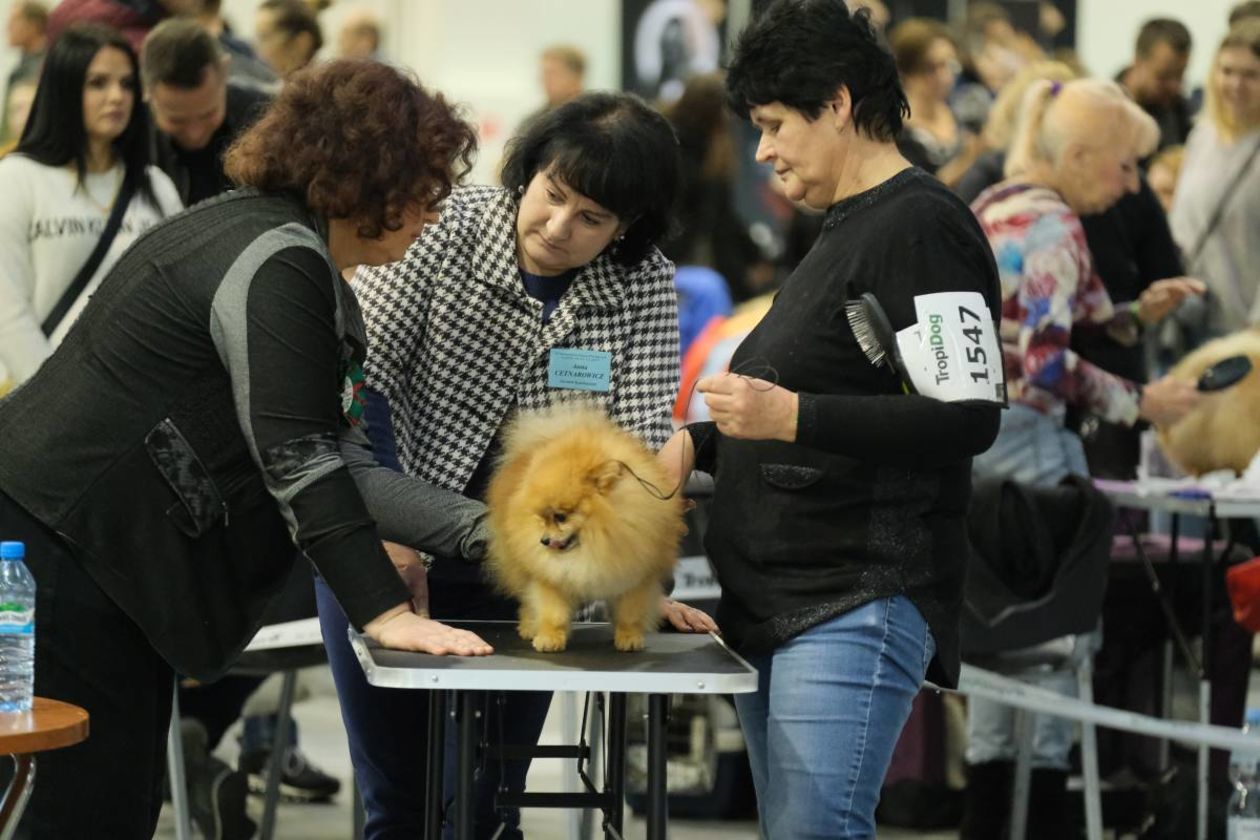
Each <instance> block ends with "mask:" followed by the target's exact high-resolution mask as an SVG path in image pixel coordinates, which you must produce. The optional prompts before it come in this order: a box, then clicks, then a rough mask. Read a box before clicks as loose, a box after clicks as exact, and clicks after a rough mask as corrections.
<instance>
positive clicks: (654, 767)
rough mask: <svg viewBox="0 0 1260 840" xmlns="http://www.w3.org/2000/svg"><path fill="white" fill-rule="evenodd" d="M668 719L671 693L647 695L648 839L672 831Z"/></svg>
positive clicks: (661, 839)
mask: <svg viewBox="0 0 1260 840" xmlns="http://www.w3.org/2000/svg"><path fill="white" fill-rule="evenodd" d="M668 720H669V695H668V694H651V695H648V735H647V763H648V768H647V840H665V836H666V834H667V833H668V831H669V789H668V785H667V780H666V767H667V758H668V756H667V755H666V750H665V725H666V723H667V722H668Z"/></svg>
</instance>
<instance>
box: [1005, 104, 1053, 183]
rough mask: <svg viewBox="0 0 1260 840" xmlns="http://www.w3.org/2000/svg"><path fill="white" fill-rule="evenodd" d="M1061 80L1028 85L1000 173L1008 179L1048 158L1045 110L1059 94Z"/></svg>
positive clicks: (1047, 109) (1048, 108)
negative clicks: (1045, 136) (1013, 135)
mask: <svg viewBox="0 0 1260 840" xmlns="http://www.w3.org/2000/svg"><path fill="white" fill-rule="evenodd" d="M1061 87H1062V85H1061V83H1059V82H1057V81H1050V80H1048V79H1038V80H1037V81H1035V82H1033V83H1032V84H1030V85H1029V86H1028V90H1027V92H1025V93H1024V101H1023V103H1022V104H1021V105H1020V109H1019V121H1018V122H1017V123H1016V125H1015V137H1014V138H1013V139H1012V140H1011V147H1010V149H1009V150H1008V151H1007V153H1006V165H1005V167H1004V168H1003V172H1002V174H1003V175H1005V176H1006V177H1007V178H1014V177H1015V176H1017V175H1022V174H1024V173H1025V172H1027V171H1028V170H1029V169H1030V168H1032V166H1033V164H1035V163H1037V162H1038V161H1044V160H1049V158H1050V155H1048V154H1047V153H1046V152H1047V149H1046V146H1047V145H1048V144H1047V143H1046V142H1045V138H1044V136H1043V135H1044V133H1045V127H1046V126H1045V123H1046V112H1047V111H1049V110H1050V103H1051V102H1052V101H1053V100H1054V97H1055V96H1057V95H1058V93H1059V90H1060V88H1061Z"/></svg>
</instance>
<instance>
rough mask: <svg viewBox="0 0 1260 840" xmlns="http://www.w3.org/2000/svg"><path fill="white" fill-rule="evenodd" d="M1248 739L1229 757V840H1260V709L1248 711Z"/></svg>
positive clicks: (1246, 726) (1245, 734)
mask: <svg viewBox="0 0 1260 840" xmlns="http://www.w3.org/2000/svg"><path fill="white" fill-rule="evenodd" d="M1243 733H1244V737H1245V738H1246V739H1247V740H1248V741H1254V742H1255V743H1254V744H1253V745H1249V744H1239V745H1238V746H1237V747H1235V748H1234V750H1233V752H1231V753H1230V755H1229V780H1230V782H1231V783H1233V786H1234V791H1233V793H1232V794H1231V796H1230V798H1229V807H1228V808H1227V809H1226V811H1225V813H1226V814H1227V817H1226V837H1227V838H1228V840H1260V767H1258V765H1260V709H1248V710H1247V723H1246V725H1245V726H1244V727H1243Z"/></svg>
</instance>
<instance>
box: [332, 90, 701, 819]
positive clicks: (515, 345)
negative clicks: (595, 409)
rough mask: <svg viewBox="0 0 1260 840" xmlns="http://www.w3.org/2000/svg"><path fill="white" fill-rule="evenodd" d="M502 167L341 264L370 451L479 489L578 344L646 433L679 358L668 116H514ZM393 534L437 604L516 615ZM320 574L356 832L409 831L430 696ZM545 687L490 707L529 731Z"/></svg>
mask: <svg viewBox="0 0 1260 840" xmlns="http://www.w3.org/2000/svg"><path fill="white" fill-rule="evenodd" d="M503 181H504V184H505V186H504V187H503V188H496V187H470V188H466V189H459V190H456V191H455V192H454V193H452V194H451V196H450V197H449V199H448V200H447V201H446V202H445V203H444V205H443V207H442V214H441V218H440V220H439V221H438V223H437V224H435V225H432V226H430V227H429V228H427V229H426V230H425V232H424V234H423V235H422V236H421V237H420V239H419V240H417V241H416V243H415V244H414V245H413V246H412V247H411V248H410V249H409V250H408V252H407V255H406V257H405V258H404V259H403V260H402V261H401V262H398V263H394V264H393V265H388V266H384V267H382V268H380V269H364V270H361V271H360V272H359V274H358V275H357V277H356V278H355V289H356V292H357V293H358V295H359V298H360V300H361V301H362V305H363V310H364V319H365V321H366V323H367V329H368V337H369V346H370V349H369V353H368V357H369V362H368V365H367V368H366V372H367V383H366V384H367V389H368V402H367V404H368V415H367V420H368V427H369V430H370V431H369V436H370V437H372V438H373V442H374V447H375V450H376V453H377V455H378V457H381V458H384V461H383V463H390V462H391V461H392V462H393V464H394V465H395V466H396V467H397V468H398V469H400V470H402V471H403V472H406V473H408V474H411V475H414V476H417V477H419V478H421V479H423V480H424V481H426V482H429V483H432V484H435V485H438V486H440V487H444V488H448V489H451V490H455V491H458V492H461V493H463V494H464V495H465V496H468V497H470V498H478V499H479V498H481V497H482V496H483V494H484V492H485V489H486V486H487V484H488V482H489V478H490V474H491V471H492V464H493V462H494V458H495V456H496V455H497V453H498V451H499V443H498V441H499V436H500V434H501V431H502V428H503V426H504V424H505V422H506V421H507V420H508V418H509V417H510V415H511V414H512V413H513V412H514V411H517V410H531V409H540V408H544V407H546V406H548V405H550V404H551V403H552V402H553V401H556V400H558V399H563V398H564V397H565V396H566V393H565V391H564V389H562V388H558V387H555V385H554V383H556V382H557V381H559V380H560V379H563V376H562V373H563V371H564V369H565V366H566V365H568V364H572V362H573V360H577V361H578V362H579V363H581V364H584V365H586V366H588V367H589V366H595V367H603V366H607V367H606V369H607V370H608V373H609V375H608V379H607V385H606V386H604V388H603V389H602V390H595V391H589V392H587V393H585V394H584V396H587V397H590V398H594V399H595V400H597V401H598V402H599V403H600V404H602V405H603V406H604V407H605V408H606V409H607V411H608V413H609V416H610V417H611V418H612V419H613V420H614V421H615V422H616V423H618V424H620V425H621V426H623V427H624V428H626V429H628V430H630V431H631V432H633V433H634V434H636V435H638V436H639V437H640V438H641V439H642V440H643V441H644V442H645V443H646V444H648V445H649V446H651V447H653V448H659V447H660V446H661V445H662V444H663V443H664V442H665V441H666V439H667V438H668V437H669V435H670V433H671V426H670V408H671V405H672V401H673V399H674V395H675V392H676V391H677V388H678V376H679V364H678V312H677V303H676V300H675V293H674V287H673V282H672V280H673V274H674V267H673V265H672V264H671V263H670V262H669V261H668V260H667V259H665V257H663V256H662V255H661V253H660V251H658V250H657V249H656V247H655V244H654V243H655V242H656V241H657V239H659V238H660V237H661V236H662V235H663V234H664V233H665V232H666V230H667V228H668V226H669V215H670V208H671V207H672V205H673V203H674V197H675V193H676V188H677V181H678V152H677V142H676V141H675V139H674V135H673V132H672V130H671V129H670V127H669V124H668V123H667V122H666V121H665V119H664V118H663V117H662V116H660V115H659V114H657V113H656V112H654V111H653V110H651V109H650V108H649V107H647V105H645V104H644V103H643V102H641V101H640V100H638V99H637V98H635V97H632V96H629V95H625V94H618V93H592V94H587V95H584V96H582V97H579V98H578V99H577V100H575V101H573V102H570V103H568V104H566V105H564V106H561V107H559V108H557V109H555V110H552V111H550V112H548V113H547V114H545V115H543V116H542V117H540V118H539V119H538V120H536V121H534V122H532V123H531V124H530V125H529V126H527V127H526V129H525V130H524V132H523V133H522V134H521V135H520V136H518V137H517V138H516V139H515V140H514V141H513V143H512V144H511V146H510V148H509V152H508V157H507V160H506V162H505V166H504V172H503ZM557 374H561V375H560V376H557ZM392 554H393V556H395V558H396V563H397V564H398V565H399V567H400V572H402V573H403V575H404V578H405V579H408V580H409V581H412V582H415V584H416V585H415V586H414V588H413V592H415V594H416V595H417V598H418V599H420V598H427V599H428V601H429V602H430V603H431V604H432V611H433V614H434V616H440V617H444V618H450V619H510V618H512V617H514V615H515V612H516V611H515V607H514V605H513V604H511V603H509V602H508V601H507V600H505V599H504V598H502V597H501V596H499V595H497V594H496V593H495V592H493V591H492V590H491V589H490V587H489V586H488V585H487V584H486V583H485V581H484V580H483V579H482V577H481V574H480V568H479V567H478V566H477V565H475V564H473V563H468V562H463V561H462V560H461V559H459V558H438V559H437V562H436V563H435V564H434V565H433V567H432V570H431V571H430V572H429V573H428V574H427V575H426V574H425V572H424V571H423V568H424V567H423V566H422V565H421V564H420V560H419V556H418V555H415V554H414V552H411V551H410V550H408V549H401V548H395V549H394V550H393V552H392ZM318 594H319V607H320V620H321V622H322V624H323V629H324V639H325V640H326V641H325V644H326V645H327V647H328V655H329V660H330V661H331V663H332V666H333V674H334V676H335V678H336V682H337V691H338V695H339V698H340V701H341V708H342V716H343V718H344V720H345V722H346V728H347V730H348V732H349V736H350V752H351V758H352V759H353V763H354V768H355V775H356V779H357V781H358V784H359V788H360V790H361V791H362V794H363V802H364V805H365V807H366V810H367V826H366V836H367V837H368V838H384V837H402V836H409V837H416V836H420V835H421V833H422V831H423V825H424V800H423V797H422V796H421V795H420V793H421V791H423V790H424V789H425V788H424V775H425V767H424V755H425V750H424V742H425V741H426V739H427V738H426V736H427V716H428V709H427V706H428V701H427V697H426V695H425V693H423V692H420V693H419V694H417V693H416V692H398V691H391V690H388V689H378V688H374V687H372V686H370V685H368V684H367V682H366V680H365V679H364V676H363V672H362V671H361V670H360V668H359V665H358V663H357V661H356V660H355V657H354V654H353V652H352V651H351V650H350V647H349V645H348V644H347V643H346V631H345V628H346V619H345V617H344V616H343V615H342V613H341V611H340V609H339V608H338V606H337V603H336V601H335V599H333V598H332V597H331V593H330V592H329V590H327V588H326V587H323V586H322V584H321V585H320V586H319V592H318ZM665 614H666V615H667V616H668V617H669V619H670V621H671V623H673V624H674V626H675V627H677V628H678V629H681V630H708V629H712V628H713V627H714V625H713V624H712V621H711V620H710V619H709V618H708V616H706V615H704V614H703V613H700V612H699V611H696V610H692V609H690V608H688V607H685V606H683V605H681V604H676V603H674V602H670V603H669V604H668V605H667V606H666V609H665ZM549 700H550V695H549V694H547V693H523V692H510V693H508V694H507V695H506V698H505V700H504V707H503V710H502V711H503V713H502V714H498V713H496V714H494V715H488V716H487V720H492V721H503V722H505V723H504V729H505V730H506V731H505V732H504V733H503V734H504V741H505V743H512V744H527V743H535V742H536V741H537V739H538V734H539V732H540V730H541V729H542V723H543V718H544V717H545V716H546V711H547V706H548V704H549ZM528 767H529V762H528V761H511V762H508V763H507V766H506V769H505V770H504V771H503V776H504V777H505V778H502V779H500V778H499V776H500V765H499V764H498V763H496V762H491V763H490V764H489V765H488V766H487V768H486V772H483V773H482V774H481V775H480V776H479V778H478V779H477V789H476V795H477V826H476V836H477V837H490V836H498V837H502V838H512V837H520V836H521V833H520V828H519V814H518V813H515V812H506V811H504V812H497V813H496V811H495V809H494V805H493V797H494V793H495V791H496V790H497V789H499V788H500V786H501V785H502V786H505V787H506V788H507V789H509V790H515V791H519V790H522V789H523V788H524V783H525V775H526V771H527V770H528ZM447 778H450V775H449V774H448V776H447ZM499 831H501V832H502V833H500V834H496V832H499Z"/></svg>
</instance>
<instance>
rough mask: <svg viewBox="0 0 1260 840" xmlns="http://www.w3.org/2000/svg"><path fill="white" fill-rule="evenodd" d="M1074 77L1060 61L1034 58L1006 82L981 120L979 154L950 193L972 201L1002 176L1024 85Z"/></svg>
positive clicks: (1075, 75)
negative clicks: (982, 122)
mask: <svg viewBox="0 0 1260 840" xmlns="http://www.w3.org/2000/svg"><path fill="white" fill-rule="evenodd" d="M1077 76H1078V74H1077V72H1076V71H1075V70H1073V69H1072V68H1071V67H1069V66H1068V65H1067V64H1064V63H1063V62H1061V61H1037V62H1033V63H1032V64H1029V65H1027V66H1026V67H1024V68H1022V69H1021V70H1020V71H1019V72H1018V73H1016V74H1015V76H1014V77H1013V78H1012V79H1011V80H1010V81H1009V82H1007V84H1006V85H1005V87H1003V88H1002V90H1001V92H1000V93H999V94H998V96H997V99H995V100H994V102H993V107H992V108H990V109H989V114H988V117H986V119H985V121H984V125H983V127H982V130H981V132H980V144H981V146H982V149H981V151H980V153H979V154H978V155H977V156H976V159H975V160H974V161H973V162H972V163H971V166H969V167H968V168H967V171H966V172H964V173H963V174H962V175H961V176H959V178H958V181H957V182H956V183H955V184H954V192H956V193H958V195H959V197H960V198H962V200H963V201H966V202H968V203H970V202H972V201H975V200H976V197H977V196H978V195H980V193H982V192H984V191H985V190H987V189H988V188H989V187H991V186H993V185H994V184H996V183H998V182H999V181H1001V180H1002V179H1003V178H1004V177H1006V176H1005V174H1004V173H1005V169H1006V152H1007V150H1008V149H1009V148H1010V146H1011V142H1012V141H1013V140H1014V139H1015V128H1016V126H1017V125H1018V124H1019V113H1020V108H1021V107H1022V105H1023V102H1024V95H1025V94H1026V93H1028V88H1029V87H1031V86H1032V84H1033V83H1034V82H1036V81H1039V80H1045V81H1048V82H1060V83H1063V82H1070V81H1071V80H1072V79H1075V78H1077Z"/></svg>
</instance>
